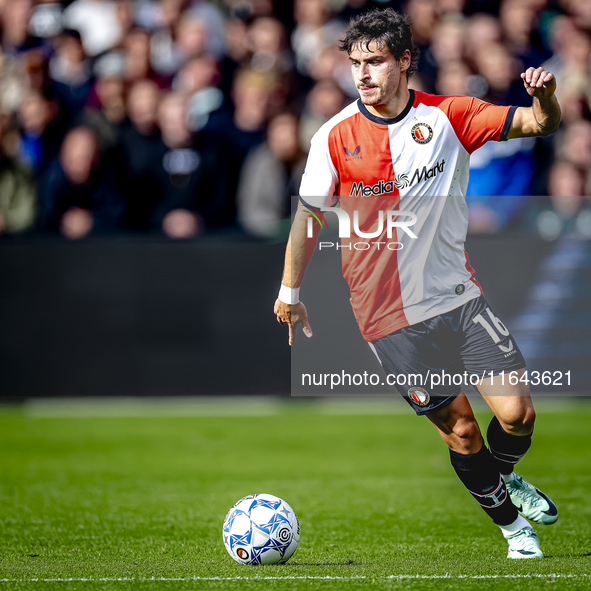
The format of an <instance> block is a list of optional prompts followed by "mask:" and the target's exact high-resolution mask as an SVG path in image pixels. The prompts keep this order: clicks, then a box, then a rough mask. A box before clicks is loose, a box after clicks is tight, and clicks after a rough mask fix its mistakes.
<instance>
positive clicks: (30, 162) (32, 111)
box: [17, 90, 63, 175]
mask: <svg viewBox="0 0 591 591" xmlns="http://www.w3.org/2000/svg"><path fill="white" fill-rule="evenodd" d="M58 110H59V107H58V104H57V102H56V101H55V100H54V99H53V97H52V96H51V95H50V94H49V93H41V92H39V91H37V90H30V91H29V92H28V93H27V94H26V95H25V96H24V97H23V100H22V102H21V104H20V107H19V109H18V112H17V121H18V126H19V131H20V142H19V148H18V158H19V160H21V162H23V163H24V164H25V165H26V166H28V167H29V168H30V169H31V170H33V171H35V173H36V174H37V175H39V174H43V172H45V170H46V168H47V166H48V164H49V162H50V161H51V160H52V159H53V157H54V154H56V153H57V152H58V151H59V146H60V143H61V140H62V135H63V134H62V131H61V129H60V126H59V121H58Z"/></svg>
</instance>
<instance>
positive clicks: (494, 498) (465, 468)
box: [449, 445, 518, 526]
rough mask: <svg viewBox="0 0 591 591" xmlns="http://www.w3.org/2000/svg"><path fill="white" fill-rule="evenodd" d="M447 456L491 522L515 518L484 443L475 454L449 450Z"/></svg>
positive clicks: (501, 481)
mask: <svg viewBox="0 0 591 591" xmlns="http://www.w3.org/2000/svg"><path fill="white" fill-rule="evenodd" d="M449 455H450V459H451V465H452V466H453V467H454V470H455V471H456V474H457V475H458V477H459V479H460V480H461V481H462V483H463V485H464V486H465V487H466V488H467V489H468V491H469V492H470V494H471V495H472V496H473V497H474V498H475V499H476V500H477V501H478V503H479V504H480V506H481V507H482V509H483V510H484V511H485V513H486V514H487V515H488V516H489V517H490V518H491V519H492V520H493V521H494V523H496V524H497V525H503V526H505V525H508V524H511V523H513V522H514V521H515V520H516V519H517V517H518V513H517V508H516V507H515V505H514V504H513V503H512V502H511V498H510V497H509V494H508V493H507V487H506V485H505V482H504V481H503V479H502V478H501V475H500V473H499V471H498V468H497V466H496V463H495V460H494V458H493V457H492V456H491V454H490V452H489V451H488V449H487V448H486V446H485V445H483V446H482V447H481V448H480V451H479V452H477V453H475V454H459V453H457V452H455V451H453V450H451V449H450V450H449Z"/></svg>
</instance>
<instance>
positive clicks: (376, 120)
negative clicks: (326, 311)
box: [274, 9, 560, 558]
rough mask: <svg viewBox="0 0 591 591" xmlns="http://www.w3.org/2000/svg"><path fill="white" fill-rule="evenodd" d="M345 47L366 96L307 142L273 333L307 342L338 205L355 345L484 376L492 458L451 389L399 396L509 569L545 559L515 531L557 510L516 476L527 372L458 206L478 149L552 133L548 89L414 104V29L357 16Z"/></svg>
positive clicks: (408, 389)
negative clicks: (522, 103) (518, 102)
mask: <svg viewBox="0 0 591 591" xmlns="http://www.w3.org/2000/svg"><path fill="white" fill-rule="evenodd" d="M340 48H341V50H343V51H346V52H347V53H348V54H349V59H350V61H351V71H352V74H353V79H354V81H355V84H356V85H357V88H358V90H359V97H360V98H359V100H357V101H356V102H354V103H353V104H351V105H349V106H348V107H346V108H345V109H344V110H343V111H341V112H340V113H339V114H338V115H336V116H335V117H333V119H331V120H330V121H329V122H328V123H326V124H325V125H324V126H323V127H322V128H321V129H320V130H319V131H318V132H317V133H316V135H315V136H314V138H313V139H312V142H311V148H310V153H309V156H308V161H307V165H306V170H305V172H304V175H303V178H302V183H301V187H300V200H301V201H302V203H301V204H300V206H299V208H298V211H297V213H296V215H295V218H294V221H293V225H292V229H291V235H290V239H289V242H288V245H287V252H286V258H285V270H284V274H283V280H282V286H281V289H280V292H279V297H278V299H277V301H276V302H275V309H274V311H275V314H276V315H277V320H278V321H279V322H280V323H282V324H285V323H286V324H288V325H289V343H290V345H291V344H293V342H294V339H295V336H296V328H297V325H298V324H302V328H303V332H304V334H306V336H308V337H311V336H312V329H311V328H310V324H309V322H308V318H307V312H306V308H305V306H304V304H303V303H302V302H300V301H299V290H300V285H301V283H302V279H303V276H304V273H305V270H306V266H307V264H308V262H309V260H310V258H311V256H312V254H313V252H314V250H315V248H316V239H317V236H318V229H319V226H318V224H317V223H316V222H314V221H312V220H310V221H309V220H308V218H310V216H312V217H313V218H317V217H318V212H322V210H323V209H324V210H325V211H326V208H328V207H332V206H336V205H337V204H338V205H339V207H340V210H342V211H345V212H346V213H347V214H348V215H349V218H350V219H351V221H352V222H353V230H354V231H353V232H351V235H352V236H353V235H356V237H353V238H347V237H343V238H342V239H341V245H340V248H341V253H342V265H343V275H344V277H345V279H346V280H347V282H348V284H349V288H350V291H351V305H352V307H353V312H354V314H355V317H356V319H357V322H358V323H359V329H360V331H361V334H362V336H363V338H364V339H365V340H366V341H368V344H369V346H370V347H371V348H372V350H373V351H374V353H375V354H376V356H377V357H378V360H379V361H380V363H381V365H382V366H383V368H384V370H385V371H386V372H387V373H388V374H393V375H397V376H399V375H406V376H410V374H414V376H415V378H414V379H415V380H416V377H417V375H418V376H420V377H421V378H425V376H428V375H434V374H438V375H441V374H442V372H445V373H446V374H453V375H457V374H463V373H464V372H468V374H470V375H473V374H477V375H478V376H480V377H482V376H483V375H484V376H485V377H484V379H482V380H481V381H480V383H479V384H478V386H477V388H478V391H479V393H480V394H481V396H482V397H483V399H484V400H485V402H486V403H487V405H488V406H489V407H490V409H491V410H492V412H493V414H494V416H493V418H492V420H491V422H490V424H489V426H488V429H487V433H486V436H487V441H488V448H487V447H486V445H485V444H484V441H483V437H482V434H481V432H480V428H479V426H478V423H477V422H476V419H475V418H474V414H473V412H472V409H471V407H470V404H469V402H468V399H467V398H466V396H465V395H464V394H463V392H462V390H461V387H460V386H454V385H450V383H449V381H448V382H445V381H444V382H442V384H443V385H439V386H438V385H436V384H431V383H430V381H429V380H428V379H425V380H421V383H419V382H418V381H415V382H413V383H410V384H408V383H407V385H406V386H404V387H403V386H397V389H398V391H399V393H400V394H401V395H402V396H404V398H405V399H406V400H407V402H409V404H410V405H411V406H412V407H413V409H414V410H415V412H416V413H417V415H426V416H427V417H428V418H429V420H430V421H431V422H432V423H433V424H434V425H435V427H436V428H437V430H438V431H439V434H440V435H441V437H442V438H443V440H444V441H445V443H447V445H448V446H449V449H450V456H451V463H452V466H453V467H454V469H455V471H456V473H457V475H458V477H459V478H460V480H461V481H462V483H463V484H464V485H465V486H466V488H467V489H468V491H469V492H470V493H471V494H472V495H473V497H474V498H475V499H476V501H477V502H478V503H479V504H480V505H481V506H482V508H483V509H484V511H485V512H486V513H487V514H488V515H489V516H490V517H491V519H492V520H493V521H494V523H496V524H497V525H498V526H499V527H500V528H501V531H502V533H503V536H504V537H505V538H506V539H507V541H508V544H509V550H508V557H509V558H535V557H542V556H543V554H542V551H541V550H540V545H539V541H538V537H537V534H536V532H535V531H534V530H533V529H532V527H531V525H530V524H529V523H528V521H526V519H524V518H527V519H529V520H531V521H534V522H536V523H542V524H551V523H554V522H555V521H556V520H557V519H558V511H557V509H556V507H555V505H554V503H553V502H552V501H551V500H550V499H549V498H548V497H547V496H546V495H545V494H544V493H542V492H541V491H540V490H538V489H537V488H535V487H534V486H532V485H531V484H529V483H527V482H526V481H525V480H523V479H522V478H521V476H519V475H518V474H516V473H515V472H514V466H515V464H516V463H517V462H518V461H519V460H520V459H521V458H522V457H523V456H524V455H525V453H526V452H527V450H528V449H529V447H530V445H531V440H532V431H533V427H534V420H535V412H534V408H533V405H532V401H531V398H530V393H529V387H528V385H527V383H525V380H524V381H518V382H517V383H516V384H515V385H513V384H512V383H509V380H508V379H505V380H504V383H503V382H502V381H501V377H500V376H501V374H505V376H507V374H508V373H509V372H514V373H513V376H517V377H521V376H523V374H524V372H525V360H524V358H523V356H522V354H521V352H520V351H519V348H518V347H517V344H516V343H515V340H514V339H513V337H512V336H511V334H510V333H509V331H508V330H507V329H506V327H505V326H504V325H503V323H502V322H501V321H500V320H499V319H498V318H497V316H496V315H495V314H494V312H493V311H492V310H491V308H490V306H489V304H488V303H487V302H486V300H485V299H484V297H483V294H482V289H481V287H480V285H479V283H478V282H477V281H476V279H475V278H474V270H473V269H472V267H471V266H470V262H469V260H468V255H467V253H466V252H465V250H464V241H465V239H466V228H467V225H468V215H467V206H466V201H465V194H466V187H467V185H468V170H469V160H470V154H471V153H472V152H473V151H474V150H476V149H478V148H479V147H480V146H482V145H483V144H484V143H485V142H487V141H491V140H492V141H505V140H508V139H511V138H518V137H536V136H547V135H550V134H552V133H554V132H555V131H556V129H557V128H558V125H559V123H560V107H559V105H558V102H557V100H556V97H555V95H554V91H555V89H556V81H555V79H554V76H553V75H552V74H551V73H550V72H547V71H545V70H544V69H543V68H533V67H530V68H527V70H526V71H525V72H524V73H522V74H521V78H522V79H523V83H524V86H525V90H526V92H527V93H528V94H529V95H530V96H531V97H532V98H533V105H532V106H531V107H530V108H516V107H499V106H495V105H491V104H488V103H485V102H483V101H480V100H477V99H474V98H471V97H456V96H452V97H447V96H434V95H430V94H426V93H424V92H419V91H413V90H409V88H408V79H409V78H410V76H411V75H412V74H413V72H414V71H415V70H416V62H417V53H418V52H417V50H416V48H415V47H414V46H413V43H412V37H411V30H410V23H409V20H408V19H407V17H405V16H404V15H402V14H400V13H397V12H395V11H394V10H392V9H386V10H381V11H380V10H375V11H369V12H366V13H364V14H362V15H361V16H358V17H356V18H354V19H353V20H352V21H351V22H350V23H349V26H348V28H347V30H346V32H345V35H344V38H343V39H342V41H341V45H340ZM392 212H394V214H393V213H392ZM397 212H400V213H399V214H397ZM395 215H397V217H394V216H395ZM310 229H311V231H312V236H313V238H312V239H311V238H308V231H309V230H310ZM363 243H365V244H366V245H368V247H367V248H366V246H364V244H363ZM360 244H361V246H360ZM513 382H515V380H513Z"/></svg>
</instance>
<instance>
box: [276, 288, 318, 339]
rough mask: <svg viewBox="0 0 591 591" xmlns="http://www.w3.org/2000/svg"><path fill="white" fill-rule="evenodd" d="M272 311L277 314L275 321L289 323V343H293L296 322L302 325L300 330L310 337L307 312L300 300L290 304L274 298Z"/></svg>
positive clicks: (310, 329)
mask: <svg viewBox="0 0 591 591" xmlns="http://www.w3.org/2000/svg"><path fill="white" fill-rule="evenodd" d="M273 311H274V312H275V314H276V315H277V322H279V324H288V325H289V344H290V345H293V343H294V341H295V338H296V331H297V327H298V324H301V325H302V331H303V333H304V334H305V335H306V336H307V337H308V338H311V337H312V328H311V327H310V324H309V323H308V312H307V311H306V306H304V304H302V302H298V303H297V304H293V305H291V304H286V303H285V302H282V301H281V300H280V299H277V300H275V308H274V310H273Z"/></svg>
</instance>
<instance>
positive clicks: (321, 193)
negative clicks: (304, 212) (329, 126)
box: [300, 128, 339, 207]
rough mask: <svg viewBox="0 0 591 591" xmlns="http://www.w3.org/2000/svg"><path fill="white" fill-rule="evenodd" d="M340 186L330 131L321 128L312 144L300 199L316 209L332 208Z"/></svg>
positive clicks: (301, 186)
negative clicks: (336, 190)
mask: <svg viewBox="0 0 591 591" xmlns="http://www.w3.org/2000/svg"><path fill="white" fill-rule="evenodd" d="M338 184H339V176H338V173H337V170H336V168H335V167H334V164H333V162H332V158H331V157H330V149H329V147H328V131H326V130H325V128H320V130H319V131H318V132H317V133H316V135H315V136H314V137H313V138H312V141H311V143H310V152H309V154H308V161H307V162H306V169H305V170H304V174H303V176H302V182H301V184H300V197H302V199H303V200H304V201H305V202H306V203H309V204H310V205H313V206H315V207H331V206H333V205H334V204H335V203H336V201H337V199H336V197H335V194H334V193H335V188H336V186H337V185H338Z"/></svg>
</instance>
